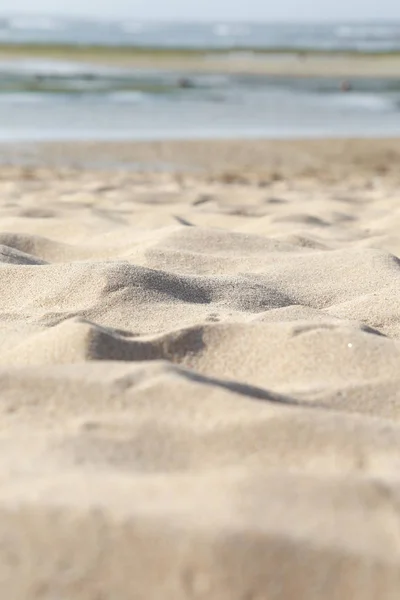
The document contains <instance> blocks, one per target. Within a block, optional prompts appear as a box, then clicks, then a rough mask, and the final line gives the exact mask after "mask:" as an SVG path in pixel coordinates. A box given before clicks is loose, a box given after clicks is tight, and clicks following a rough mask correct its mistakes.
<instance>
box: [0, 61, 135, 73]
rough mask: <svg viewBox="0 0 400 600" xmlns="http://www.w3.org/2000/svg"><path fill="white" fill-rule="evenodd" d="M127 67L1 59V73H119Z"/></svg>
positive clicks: (123, 71)
mask: <svg viewBox="0 0 400 600" xmlns="http://www.w3.org/2000/svg"><path fill="white" fill-rule="evenodd" d="M126 72H127V70H126V69H118V68H113V67H99V66H96V65H92V64H89V63H75V62H68V61H61V60H41V59H31V60H21V61H18V62H16V61H12V60H10V61H6V60H4V61H0V73H13V74H17V75H64V76H74V75H87V74H92V75H99V76H101V75H109V76H112V75H118V74H121V73H126Z"/></svg>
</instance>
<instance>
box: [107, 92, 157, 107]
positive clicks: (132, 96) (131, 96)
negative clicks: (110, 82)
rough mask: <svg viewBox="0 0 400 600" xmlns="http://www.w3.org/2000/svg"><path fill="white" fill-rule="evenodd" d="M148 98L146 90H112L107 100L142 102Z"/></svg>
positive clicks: (124, 102) (131, 102)
mask: <svg viewBox="0 0 400 600" xmlns="http://www.w3.org/2000/svg"><path fill="white" fill-rule="evenodd" d="M147 99H148V94H145V93H144V92H133V91H132V92H111V93H110V94H107V100H108V101H110V102H115V103H116V104H142V103H143V102H145V101H146V100H147Z"/></svg>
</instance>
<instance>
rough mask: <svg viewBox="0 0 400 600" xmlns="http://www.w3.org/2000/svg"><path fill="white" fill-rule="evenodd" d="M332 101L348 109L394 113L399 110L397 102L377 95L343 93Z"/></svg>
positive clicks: (332, 98)
mask: <svg viewBox="0 0 400 600" xmlns="http://www.w3.org/2000/svg"><path fill="white" fill-rule="evenodd" d="M331 100H332V101H333V102H334V103H335V104H337V105H341V106H343V107H347V108H361V109H365V110H370V111H374V112H394V111H396V110H398V105H397V101H396V100H394V99H393V98H387V97H384V96H378V95H375V94H360V93H354V92H350V93H348V94H343V93H341V94H337V95H334V96H332V97H331Z"/></svg>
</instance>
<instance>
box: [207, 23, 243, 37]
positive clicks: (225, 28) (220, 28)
mask: <svg viewBox="0 0 400 600" xmlns="http://www.w3.org/2000/svg"><path fill="white" fill-rule="evenodd" d="M213 33H214V34H215V35H217V36H219V37H228V36H234V37H237V36H245V35H249V33H250V28H249V27H248V26H246V25H240V24H239V25H237V24H232V23H229V24H228V23H219V24H218V25H215V26H214V27H213Z"/></svg>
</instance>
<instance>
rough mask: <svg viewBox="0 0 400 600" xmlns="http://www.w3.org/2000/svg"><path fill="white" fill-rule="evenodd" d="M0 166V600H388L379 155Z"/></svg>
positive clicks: (387, 283)
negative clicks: (163, 166) (164, 166)
mask: <svg viewBox="0 0 400 600" xmlns="http://www.w3.org/2000/svg"><path fill="white" fill-rule="evenodd" d="M7 155H8V157H9V158H8V160H6V158H7ZM28 155H29V157H30V161H31V166H22V165H18V164H17V160H16V157H17V156H20V158H22V159H23V160H25V161H26V160H27V156H28ZM2 156H3V162H4V161H5V162H8V163H9V164H8V165H6V164H5V165H3V166H2V167H1V168H0V217H1V218H0V263H1V264H0V274H1V287H0V332H1V335H0V398H1V402H0V411H1V437H0V447H1V450H2V451H1V454H0V481H1V487H0V576H1V587H2V597H4V598H8V599H10V600H20V599H21V600H22V599H24V600H28V599H29V600H31V599H40V600H55V599H57V600H59V599H64V598H65V599H72V598H73V599H74V600H75V599H76V600H108V599H118V600H125V599H126V600H128V599H129V600H131V599H132V598H135V599H136V598H137V599H145V600H150V599H157V600H158V599H161V598H162V599H163V600H184V599H189V598H190V599H202V598H204V599H207V600H214V599H215V600H264V599H265V600H322V599H324V600H375V599H379V600H383V599H385V600H389V599H393V600H397V599H398V597H399V589H400V587H399V586H400V569H399V563H400V527H399V511H400V480H399V472H400V471H399V468H400V458H399V456H400V455H399V451H400V425H399V420H400V308H399V307H400V303H399V300H400V260H399V258H397V257H398V256H399V255H400V238H399V233H398V232H399V226H400V203H399V189H400V175H399V172H398V158H399V156H400V142H398V141H396V140H393V141H390V140H389V141H379V142H378V141H376V142H373V141H370V142H367V141H362V142H357V141H348V142H339V141H336V142H333V141H319V142H296V143H291V142H279V143H278V142H248V143H244V142H241V143H239V142H213V143H212V142H202V143H175V144H165V143H164V144H142V145H129V144H125V145H116V144H114V145H113V144H108V145H106V144H104V145H96V146H94V145H92V144H81V145H72V144H70V145H63V146H60V145H47V146H43V147H42V148H40V149H39V150H37V151H36V150H35V152H34V151H33V149H32V148H30V149H27V148H25V149H14V150H12V148H3V149H2ZM33 157H34V160H33ZM161 159H162V160H163V161H164V162H165V164H168V168H169V171H168V172H155V167H154V168H153V170H152V169H151V165H152V164H153V166H154V165H156V164H157V165H158V167H159V166H160V160H161ZM119 161H122V163H125V167H123V168H117V167H116V166H115V165H116V164H118V162H119ZM129 162H130V163H132V164H135V165H136V167H137V170H136V171H134V170H133V169H132V168H130V169H129V168H127V167H126V165H127V164H128V163H129ZM183 163H184V166H183ZM89 164H90V165H91V166H88V165H89ZM105 164H108V165H109V166H108V167H105V166H104V165H105ZM112 164H113V165H114V166H110V165H112ZM96 165H97V166H96ZM138 165H139V167H140V168H139V167H138ZM101 166H102V167H101Z"/></svg>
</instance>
